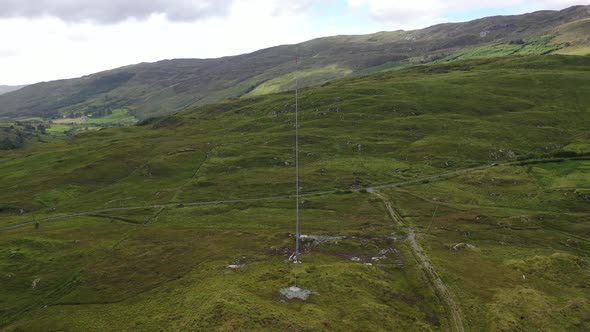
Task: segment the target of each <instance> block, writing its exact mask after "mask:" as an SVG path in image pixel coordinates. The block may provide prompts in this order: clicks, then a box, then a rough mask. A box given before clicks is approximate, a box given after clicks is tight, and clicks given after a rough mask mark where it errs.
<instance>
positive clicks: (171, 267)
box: [0, 56, 590, 331]
mask: <svg viewBox="0 0 590 332" xmlns="http://www.w3.org/2000/svg"><path fill="white" fill-rule="evenodd" d="M589 72H590V58H589V57H575V56H533V57H530V56H529V57H507V58H497V59H482V60H469V61H461V62H453V63H450V64H441V65H434V66H419V67H415V68H409V69H402V70H399V71H393V72H384V73H377V74H373V75H369V76H365V77H358V78H352V79H345V80H337V81H332V82H330V83H326V84H324V85H322V86H318V87H313V88H307V89H304V90H302V91H300V98H301V99H300V107H301V114H300V118H301V130H300V132H301V143H302V146H301V158H302V160H301V163H302V174H301V179H302V192H303V194H304V198H303V203H302V211H301V218H302V230H303V234H306V235H311V237H307V238H306V239H305V241H304V243H305V245H304V254H303V261H304V263H303V264H302V265H294V264H291V263H287V262H286V259H287V257H288V256H289V255H290V254H291V252H292V250H293V238H292V237H291V236H290V235H289V232H291V231H292V230H293V227H294V199H293V197H292V196H290V195H293V193H294V189H295V188H294V148H293V145H294V127H293V126H294V94H293V93H290V92H289V93H279V94H271V95H266V96H258V97H253V98H246V99H241V100H234V101H228V102H224V103H221V104H214V105H208V106H204V107H198V108H192V109H189V110H186V111H183V112H181V113H178V114H176V115H173V116H167V117H162V118H157V119H151V120H148V121H144V122H142V123H140V124H139V125H136V126H129V127H121V128H110V129H103V130H98V131H89V132H84V133H80V134H78V135H77V136H75V138H73V139H71V140H67V141H61V142H53V143H49V144H42V145H41V144H36V145H33V146H30V147H28V148H26V149H25V150H21V151H0V183H1V186H2V190H0V233H1V236H0V271H1V273H0V329H3V330H6V331H41V330H43V331H46V330H60V331H80V330H84V331H137V330H141V331H162V330H165V331H168V330H169V331H177V330H220V331H230V330H244V331H246V330H298V331H321V330H409V331H439V330H459V331H463V330H465V331H481V330H498V331H514V330H523V331H524V330H571V331H574V330H579V331H583V330H588V329H590V316H589V315H588V312H590V300H589V299H590V291H589V289H590V287H589V286H590V265H589V262H588V252H589V250H590V213H589V210H588V206H589V200H590V181H589V179H590V160H589V159H588V155H589V153H590V136H589V132H588V128H590V75H589ZM230 265H231V266H230ZM295 282H296V283H297V285H298V286H300V287H302V288H305V289H309V290H311V291H313V292H314V293H313V294H311V295H310V298H309V299H308V300H307V301H302V300H287V299H285V298H284V297H282V296H281V294H280V292H279V290H280V289H281V288H284V287H287V286H291V285H293V284H294V283H295Z"/></svg>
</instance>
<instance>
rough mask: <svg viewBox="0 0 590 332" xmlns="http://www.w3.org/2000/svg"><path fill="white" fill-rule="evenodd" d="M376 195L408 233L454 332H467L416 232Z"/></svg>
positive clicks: (452, 300)
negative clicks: (449, 316) (417, 238)
mask: <svg viewBox="0 0 590 332" xmlns="http://www.w3.org/2000/svg"><path fill="white" fill-rule="evenodd" d="M376 195H377V196H378V197H379V198H381V200H382V201H383V203H384V204H385V208H386V209H387V212H388V214H389V217H390V218H391V220H393V221H394V222H395V223H396V224H397V225H398V226H400V227H401V228H403V229H405V230H406V231H407V232H408V241H409V242H410V249H411V250H412V254H413V255H414V257H415V258H416V261H418V263H419V265H420V267H421V268H422V271H424V274H425V275H426V277H427V279H428V281H429V282H430V284H431V286H432V287H433V288H434V291H435V294H436V295H437V296H438V297H439V298H440V299H441V300H442V301H443V302H444V303H445V304H446V307H447V311H448V312H449V314H450V315H451V319H450V321H451V324H452V326H453V330H454V331H457V332H463V331H465V329H464V328H463V319H462V318H461V312H460V311H459V307H458V306H457V303H456V302H455V300H454V299H453V296H452V295H451V293H450V292H449V289H448V288H447V286H446V285H445V284H444V282H443V281H442V280H441V278H440V277H439V276H438V273H436V270H435V269H434V266H432V264H431V263H430V261H429V260H428V258H427V257H426V255H424V251H423V250H422V247H421V246H420V244H419V243H418V241H416V230H414V228H412V227H409V226H408V225H407V223H406V222H405V220H404V219H403V218H402V216H401V215H400V214H399V213H397V212H396V211H395V210H394V209H393V206H392V204H391V202H390V201H389V200H387V199H386V198H385V197H384V196H383V195H381V194H379V193H376Z"/></svg>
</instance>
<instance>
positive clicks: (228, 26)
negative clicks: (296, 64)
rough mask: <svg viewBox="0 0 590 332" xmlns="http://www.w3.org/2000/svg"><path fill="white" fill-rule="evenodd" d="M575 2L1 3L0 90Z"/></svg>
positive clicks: (233, 0)
mask: <svg viewBox="0 0 590 332" xmlns="http://www.w3.org/2000/svg"><path fill="white" fill-rule="evenodd" d="M576 4H590V1H570V0H493V1H473V0H455V1H442V0H413V1H405V0H404V1H401V0H400V1H398V0H289V1H287V0H247V1H246V0H100V1H97V0H0V85H3V84H8V85H18V84H29V83H35V82H40V81H48V80H55V79H62V78H72V77H78V76H82V75H86V74H91V73H94V72H97V71H101V70H106V69H111V68H116V67H120V66H124V65H128V64H134V63H139V62H146V61H149V62H152V61H158V60H162V59H171V58H210V57H220V56H224V55H235V54H241V53H246V52H252V51H255V50H258V49H261V48H265V47H270V46H275V45H280V44H292V43H297V42H302V41H305V40H309V39H312V38H316V37H323V36H330V35H337V34H365V33H372V32H377V31H384V30H388V31H390V30H397V29H414V28H423V27H427V26H430V25H432V24H436V23H442V22H457V21H466V20H471V19H475V18H480V17H484V16H491V15H510V14H522V13H526V12H531V11H535V10H540V9H563V8H566V7H569V6H572V5H576Z"/></svg>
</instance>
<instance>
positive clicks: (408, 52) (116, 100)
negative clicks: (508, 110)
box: [0, 6, 590, 119]
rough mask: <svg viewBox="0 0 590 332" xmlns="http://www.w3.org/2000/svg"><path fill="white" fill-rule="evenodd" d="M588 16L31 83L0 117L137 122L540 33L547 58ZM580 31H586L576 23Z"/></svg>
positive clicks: (451, 27)
mask: <svg viewBox="0 0 590 332" xmlns="http://www.w3.org/2000/svg"><path fill="white" fill-rule="evenodd" d="M588 17H590V6H574V7H570V8H567V9H564V10H561V11H539V12H534V13H529V14H523V15H511V16H493V17H487V18H481V19H477V20H473V21H469V22H463V23H444V24H439V25H435V26H432V27H428V28H425V29H421V30H411V31H404V30H397V31H393V32H378V33H374V34H369V35H341V36H333V37H321V38H316V39H312V40H310V41H307V42H303V43H299V44H295V45H280V46H274V47H270V48H266V49H262V50H258V51H255V52H251V53H247V54H242V55H234V56H226V57H221V58H210V59H168V60H162V61H158V62H152V63H139V64H136V65H129V66H124V67H120V68H115V69H112V70H108V71H103V72H99V73H96V74H91V75H86V76H83V77H80V78H75V79H66V80H58V81H52V82H43V83H37V84H34V85H31V86H28V87H27V88H25V89H21V90H19V91H16V92H13V93H9V94H6V95H3V96H0V116H9V117H26V116H41V117H44V118H52V117H61V116H64V115H65V116H67V115H69V114H72V113H79V112H87V113H92V112H93V111H96V110H102V109H115V108H127V109H129V110H130V111H131V113H132V114H133V115H134V116H136V117H137V118H140V119H144V118H148V117H152V116H159V115H165V114H171V113H174V112H177V111H180V110H182V109H184V108H187V107H190V106H198V105H204V104H208V103H213V102H218V101H221V100H224V99H228V98H241V97H244V96H249V95H258V94H265V93H271V92H280V91H285V90H290V89H293V88H294V83H295V81H299V84H300V85H301V86H310V85H314V84H319V83H322V82H326V81H329V80H332V79H334V78H341V77H347V76H353V75H361V74H364V73H370V72H375V71H382V70H391V69H396V68H401V67H405V66H409V65H413V64H421V63H429V62H432V61H436V60H440V59H445V57H448V56H450V55H452V54H453V53H455V52H458V51H461V50H465V49H471V48H476V47H481V46H482V45H483V46H486V45H487V46H490V45H491V46H494V45H499V44H502V45H508V44H510V43H513V42H522V43H528V42H529V40H535V39H534V38H540V37H542V36H545V35H547V34H549V36H551V37H552V38H549V39H547V40H545V41H543V42H542V43H541V44H540V45H537V44H535V47H530V48H529V50H527V52H530V53H532V54H544V53H552V52H557V51H559V50H563V49H569V48H572V47H576V46H578V47H579V46H580V45H583V46H585V45H590V41H588V40H585V39H579V40H578V39H577V40H576V41H575V42H574V45H572V44H571V43H570V44H568V43H569V41H568V40H567V39H566V40H560V41H559V43H556V44H554V43H553V41H552V40H553V39H554V38H556V37H559V36H562V35H564V33H561V32H560V31H559V29H560V27H562V26H564V25H568V24H572V23H574V22H578V21H580V20H582V21H584V19H587V18H588ZM582 29H583V31H586V30H588V29H590V27H589V26H588V25H583V26H582ZM566 32H567V31H566ZM565 35H567V33H565ZM296 53H298V56H299V58H300V64H299V65H298V66H297V67H296V66H295V65H294V61H293V59H294V57H295V54H296ZM491 53H493V52H488V53H487V54H488V55H489V54H491ZM588 53H590V51H589V52H588ZM484 54H485V52H484ZM514 54H518V53H514ZM525 54H526V53H525ZM447 60H448V61H451V60H452V59H450V58H449V59H447Z"/></svg>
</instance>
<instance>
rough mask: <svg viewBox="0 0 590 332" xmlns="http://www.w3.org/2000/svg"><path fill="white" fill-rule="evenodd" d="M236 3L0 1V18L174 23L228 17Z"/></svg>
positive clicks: (213, 0)
mask: <svg viewBox="0 0 590 332" xmlns="http://www.w3.org/2000/svg"><path fill="white" fill-rule="evenodd" d="M232 1H233V0H124V1H121V0H99V1H96V0H78V1H75V0H0V9H1V10H0V17H4V18H15V17H27V18H36V17H46V16H51V17H57V18H59V19H61V20H63V21H66V22H88V21H90V22H98V23H117V22H121V21H124V20H127V19H130V18H133V19H147V18H148V17H150V16H151V15H154V14H156V15H157V14H161V15H165V16H166V17H167V18H168V19H170V20H173V21H193V20H198V19H203V18H206V17H210V16H216V15H224V14H225V13H226V11H227V10H228V9H229V8H230V7H231V4H232Z"/></svg>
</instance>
